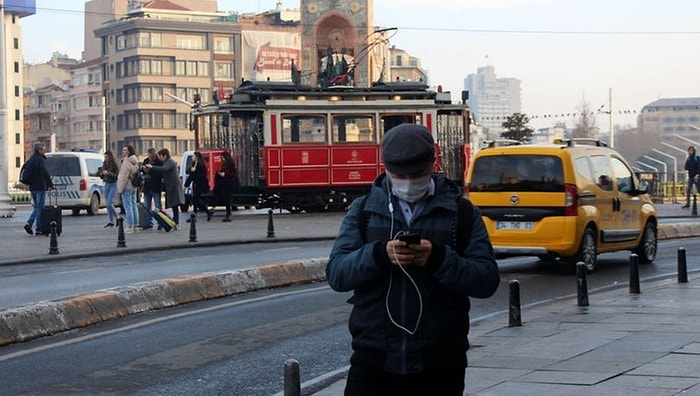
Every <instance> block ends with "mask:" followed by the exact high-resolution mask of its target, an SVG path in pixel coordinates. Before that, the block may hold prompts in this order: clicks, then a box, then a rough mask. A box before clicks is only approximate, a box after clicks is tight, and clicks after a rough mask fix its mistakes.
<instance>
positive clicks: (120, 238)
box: [117, 217, 126, 248]
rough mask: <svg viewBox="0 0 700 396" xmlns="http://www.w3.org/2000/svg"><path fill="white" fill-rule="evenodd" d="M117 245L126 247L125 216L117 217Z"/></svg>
mask: <svg viewBox="0 0 700 396" xmlns="http://www.w3.org/2000/svg"><path fill="white" fill-rule="evenodd" d="M117 230H118V231H117V247H118V248H120V247H126V239H125V238H124V218H123V217H117Z"/></svg>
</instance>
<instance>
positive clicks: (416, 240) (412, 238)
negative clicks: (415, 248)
mask: <svg viewBox="0 0 700 396" xmlns="http://www.w3.org/2000/svg"><path fill="white" fill-rule="evenodd" d="M420 239H421V238H420V234H417V233H414V232H411V233H408V234H402V235H399V241H404V242H406V244H408V245H420Z"/></svg>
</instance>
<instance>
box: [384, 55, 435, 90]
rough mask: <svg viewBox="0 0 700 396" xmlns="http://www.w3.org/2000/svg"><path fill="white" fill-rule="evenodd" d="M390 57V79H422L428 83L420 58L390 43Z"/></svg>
mask: <svg viewBox="0 0 700 396" xmlns="http://www.w3.org/2000/svg"><path fill="white" fill-rule="evenodd" d="M389 57H390V59H391V79H392V80H394V81H422V82H423V83H425V85H430V84H428V76H427V74H426V73H425V70H423V68H422V67H421V64H420V59H419V58H416V57H415V56H411V54H409V53H408V52H406V51H405V50H402V49H400V48H396V46H395V45H392V46H391V48H389Z"/></svg>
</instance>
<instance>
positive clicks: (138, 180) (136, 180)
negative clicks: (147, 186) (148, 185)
mask: <svg viewBox="0 0 700 396" xmlns="http://www.w3.org/2000/svg"><path fill="white" fill-rule="evenodd" d="M129 180H131V185H132V186H134V187H136V188H139V187H141V186H143V175H142V174H141V172H134V174H133V175H131V177H130V178H129Z"/></svg>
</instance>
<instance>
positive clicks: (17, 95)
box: [15, 85, 19, 98]
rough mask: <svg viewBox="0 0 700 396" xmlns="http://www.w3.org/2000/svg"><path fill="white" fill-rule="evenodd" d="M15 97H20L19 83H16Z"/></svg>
mask: <svg viewBox="0 0 700 396" xmlns="http://www.w3.org/2000/svg"><path fill="white" fill-rule="evenodd" d="M15 97H16V98H19V85H15Z"/></svg>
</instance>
